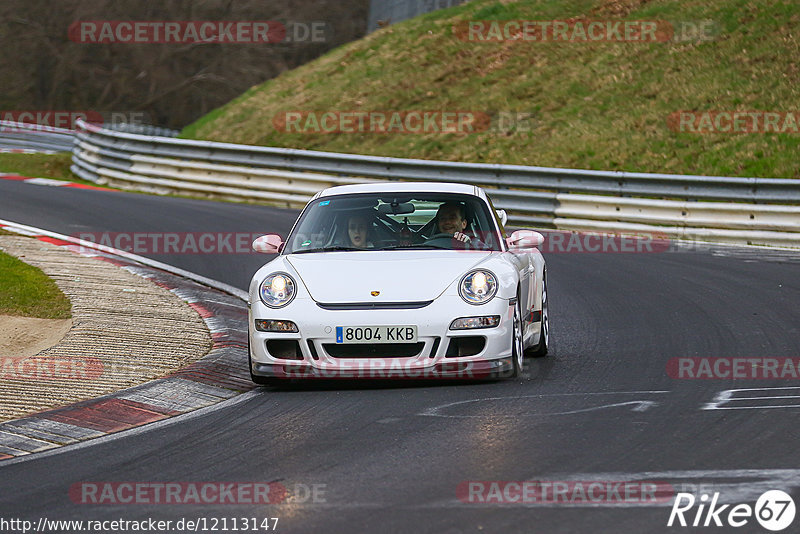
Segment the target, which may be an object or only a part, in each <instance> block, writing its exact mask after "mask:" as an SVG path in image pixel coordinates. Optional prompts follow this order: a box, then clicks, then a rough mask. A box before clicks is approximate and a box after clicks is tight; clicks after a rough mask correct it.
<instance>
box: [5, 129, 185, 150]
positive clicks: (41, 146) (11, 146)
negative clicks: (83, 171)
mask: <svg viewBox="0 0 800 534" xmlns="http://www.w3.org/2000/svg"><path fill="white" fill-rule="evenodd" d="M103 128H105V129H108V130H114V131H119V132H128V133H136V134H142V135H151V136H161V137H176V136H177V135H178V133H180V132H178V131H177V130H171V129H169V128H161V127H159V126H150V125H146V124H127V123H115V124H104V125H103ZM76 133H77V132H76V131H75V130H69V129H66V128H56V127H54V126H47V125H42V124H33V123H29V122H14V121H0V152H29V153H30V152H39V153H45V154H52V153H55V152H71V151H72V147H73V145H74V144H75V135H76Z"/></svg>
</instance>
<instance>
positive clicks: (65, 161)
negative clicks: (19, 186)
mask: <svg viewBox="0 0 800 534" xmlns="http://www.w3.org/2000/svg"><path fill="white" fill-rule="evenodd" d="M70 165H72V154H70V153H68V152H64V153H59V154H0V172H2V173H6V174H19V175H20V176H30V177H31V178H54V179H56V180H70V181H76V180H75V175H73V174H72V173H71V172H70V171H69V166H70Z"/></svg>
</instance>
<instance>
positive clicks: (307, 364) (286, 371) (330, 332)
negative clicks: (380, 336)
mask: <svg viewBox="0 0 800 534" xmlns="http://www.w3.org/2000/svg"><path fill="white" fill-rule="evenodd" d="M480 315H499V316H500V324H499V325H498V326H496V327H494V328H482V329H470V330H449V326H450V324H451V323H452V321H453V320H454V319H457V318H459V317H471V316H480ZM512 318H513V307H511V306H509V301H508V300H505V299H502V298H499V297H495V298H494V299H492V301H490V302H489V303H487V304H484V305H481V306H473V305H470V304H467V303H466V302H464V301H463V300H462V299H461V298H460V297H459V296H449V297H448V296H441V297H439V298H438V299H436V300H434V301H433V302H432V303H431V304H429V305H427V306H425V307H423V308H419V309H369V310H326V309H323V308H321V307H319V306H318V305H317V303H316V302H314V301H313V300H312V299H309V298H305V299H303V298H299V297H298V298H296V299H295V300H294V301H292V302H291V303H290V304H289V305H288V306H287V307H286V308H283V309H277V310H276V309H272V308H269V307H267V306H265V305H264V304H263V303H262V302H261V301H260V300H259V301H254V302H252V303H251V306H250V308H249V317H248V322H249V328H248V330H249V336H250V370H251V372H252V374H253V375H254V376H258V377H264V378H389V379H397V378H409V379H426V378H430V379H438V378H464V379H481V378H490V377H503V376H509V375H510V373H511V372H512V370H513V363H512V359H511V356H512V355H511V338H512V335H511V333H512V330H511V328H512V323H513V320H512ZM255 319H276V320H288V321H292V322H294V323H295V324H296V325H297V327H298V330H299V332H297V333H273V332H261V331H257V330H256V329H255V327H254V320H255ZM378 325H386V326H391V325H395V326H397V325H416V326H417V341H418V342H419V347H421V348H420V350H419V351H418V352H417V353H416V354H413V355H411V356H408V355H405V356H397V355H395V354H392V347H391V346H384V345H381V344H375V345H371V346H370V347H371V348H372V349H373V350H375V351H376V352H377V354H376V355H372V356H368V357H365V356H364V355H363V354H358V356H356V357H349V355H348V352H347V350H348V347H353V346H347V345H342V344H336V337H335V332H336V327H337V326H343V327H348V326H378ZM465 337H470V338H473V340H471V341H474V338H477V337H480V338H483V345H482V347H480V345H478V346H479V347H480V349H479V350H477V352H475V353H472V352H470V355H468V356H458V355H457V354H456V355H454V351H453V350H452V348H451V350H450V356H448V347H450V344H451V341H452V340H455V339H457V338H465ZM270 340H284V341H296V342H297V345H295V346H296V347H298V348H299V350H298V351H297V352H296V353H295V352H291V353H290V356H291V357H292V358H301V359H287V356H286V355H285V354H284V355H283V356H284V357H276V356H275V355H274V354H272V353H270V350H268V345H267V342H268V341H270ZM462 341H468V340H462ZM326 346H327V347H328V348H327V349H326ZM403 348H404V349H405V348H406V347H403ZM334 349H335V350H334ZM354 352H363V351H358V350H355V351H354ZM414 352H416V351H414Z"/></svg>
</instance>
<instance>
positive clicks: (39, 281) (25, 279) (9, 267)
mask: <svg viewBox="0 0 800 534" xmlns="http://www.w3.org/2000/svg"><path fill="white" fill-rule="evenodd" d="M71 309H72V306H71V304H70V301H69V299H68V298H67V297H66V296H65V295H64V294H63V293H62V292H61V290H60V289H58V287H57V286H56V284H55V282H53V281H52V280H51V279H50V278H48V277H47V276H46V275H45V274H44V273H43V272H42V271H41V270H40V269H38V268H36V267H33V266H32V265H28V264H27V263H25V262H23V261H21V260H19V259H17V258H15V257H13V256H9V255H8V254H6V253H4V252H0V315H21V316H24V317H39V318H42V319H68V318H69V317H71V316H72V314H71Z"/></svg>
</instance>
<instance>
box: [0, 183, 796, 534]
mask: <svg viewBox="0 0 800 534" xmlns="http://www.w3.org/2000/svg"><path fill="white" fill-rule="evenodd" d="M294 216H295V212H293V211H291V210H280V209H275V208H267V207H259V206H252V205H239V204H229V203H215V202H206V201H199V200H189V199H180V198H169V197H154V196H148V195H140V194H128V193H119V192H104V191H87V190H78V189H65V188H56V187H44V186H36V185H31V184H24V183H19V182H10V181H3V180H0V219H7V220H11V221H15V222H20V223H23V224H30V225H35V226H38V227H41V228H45V229H48V230H52V231H55V232H60V233H63V234H77V233H79V232H92V231H94V232H103V231H110V232H263V233H266V232H278V233H281V234H284V235H285V233H286V232H287V230H288V229H289V228H290V226H291V224H292V222H293V220H294ZM143 255H145V256H148V255H149V256H151V257H153V258H155V259H158V260H159V261H163V262H166V263H170V264H173V265H176V266H179V267H181V268H184V269H187V270H189V271H193V272H196V273H198V274H202V275H205V276H208V277H211V278H214V279H217V280H220V281H223V282H226V283H229V284H232V285H235V286H237V287H240V288H243V289H246V285H247V282H248V281H249V278H250V275H251V274H252V273H253V272H254V271H255V270H256V269H257V268H258V267H259V266H260V265H261V264H262V263H263V261H264V259H265V257H264V256H258V255H254V254H236V255H231V254H172V255H164V254H160V255H151V254H143ZM546 259H547V262H548V279H549V291H550V294H549V295H550V307H551V310H550V313H551V325H552V334H551V347H552V348H551V352H550V355H549V356H547V357H546V358H544V359H538V360H531V359H529V360H526V375H525V378H524V379H522V380H518V381H490V382H474V383H464V384H456V383H449V382H443V383H402V382H400V381H395V382H390V383H384V384H361V383H352V382H342V383H336V382H334V383H324V384H323V383H316V384H310V385H298V386H291V387H288V388H280V389H274V388H259V389H257V390H255V391H254V392H253V393H251V394H248V395H250V396H249V397H247V398H246V399H245V400H244V401H242V402H239V403H235V404H230V405H228V404H225V403H223V404H222V405H220V406H219V407H218V409H215V410H211V411H209V412H208V413H205V414H202V415H199V416H196V417H187V418H177V419H174V420H171V424H167V425H163V426H159V427H157V428H155V429H152V430H149V429H148V427H143V429H140V430H139V431H137V432H130V433H128V434H124V435H122V436H121V437H120V438H119V439H115V440H110V441H107V442H103V443H94V444H92V443H91V442H89V445H88V446H85V447H83V448H78V449H74V450H69V451H66V452H63V453H60V454H54V455H50V456H45V457H39V458H37V457H33V458H31V459H28V460H26V461H22V462H19V463H14V464H11V465H3V464H2V463H0V516H2V517H18V518H25V519H31V520H34V521H36V520H37V519H38V518H40V517H46V518H48V519H92V520H103V519H119V518H123V519H146V518H154V519H157V520H178V519H180V518H194V519H197V518H207V519H208V520H211V519H212V518H217V519H218V520H221V519H222V518H233V517H249V518H253V517H255V518H258V519H259V520H261V519H263V518H266V517H277V518H279V523H278V525H277V531H278V532H329V533H339V532H342V533H350V532H382V533H388V532H431V533H434V532H435V533H449V532H453V533H456V532H543V533H553V532H592V533H596V532H614V533H619V532H626V533H627V532H630V533H640V532H682V531H689V530H691V531H697V530H699V531H702V530H709V529H703V528H699V529H690V528H681V527H677V526H673V527H671V528H668V527H667V520H668V518H669V516H670V508H671V500H670V499H667V500H666V501H665V502H661V503H659V504H645V505H642V504H637V503H631V502H622V503H621V502H618V501H614V499H613V498H608V499H607V500H606V502H593V503H591V504H587V503H586V502H585V501H584V502H580V501H576V500H574V499H573V500H571V501H568V502H564V500H561V501H559V502H548V503H519V502H506V503H502V504H498V503H497V502H492V503H483V502H465V501H468V499H467V498H466V497H465V495H466V494H465V493H464V492H463V491H462V490H463V488H464V487H465V486H464V485H465V484H467V481H484V482H487V481H503V483H507V482H514V481H545V482H559V481H573V482H574V481H601V482H614V481H655V482H657V483H659V484H662V485H668V486H669V487H671V488H673V489H674V490H675V491H681V490H685V491H688V490H691V489H693V488H694V489H700V490H702V491H703V492H706V493H708V494H713V493H715V492H719V493H720V497H719V499H720V502H725V503H731V504H735V503H749V504H750V505H752V504H753V503H755V501H756V499H757V498H758V496H759V495H760V494H762V493H763V492H764V491H766V490H767V489H779V490H783V491H785V492H787V493H789V494H790V495H792V497H793V498H794V499H795V501H797V502H800V501H798V498H800V462H798V460H797V443H798V441H800V425H798V420H799V419H798V416H800V410H798V409H800V398H795V397H798V396H800V395H798V393H797V392H798V391H800V387H799V386H800V384H799V383H798V382H799V380H800V379H797V378H794V379H791V378H788V379H775V378H766V379H752V378H748V379H737V380H734V379H678V378H672V377H671V376H670V374H669V373H668V371H667V368H668V362H669V361H670V359H672V358H682V357H683V358H685V357H696V358H699V357H710V358H717V357H725V358H747V357H750V358H754V357H770V358H800V331H799V330H798V329H799V328H800V326H799V325H800V306H799V305H798V303H800V276H798V273H800V260H799V259H798V256H797V255H794V254H788V253H770V252H764V251H763V250H760V249H750V250H746V249H736V248H730V249H729V248H724V247H708V248H705V249H703V250H695V251H692V250H683V249H678V250H674V251H669V252H662V253H642V254H635V253H596V254H590V253H562V254H548V255H546ZM97 350H102V347H98V349H97ZM774 388H796V389H774ZM728 390H743V391H734V392H729V393H723V392H725V391H728ZM87 481H96V482H106V481H110V482H172V481H182V482H199V481H214V482H252V481H261V482H279V483H281V484H283V485H284V486H285V487H286V488H288V489H289V490H290V492H291V493H292V498H290V499H289V500H288V501H287V502H284V503H281V504H276V505H269V506H265V505H246V504H241V505H214V506H208V505H197V504H181V505H163V504H160V505H146V504H136V505H130V504H128V505H126V504H117V505H108V504H106V505H90V504H76V503H74V502H73V501H72V500H70V497H69V493H68V492H69V489H70V487H71V486H72V485H73V484H76V483H80V482H87ZM487 484H488V482H487ZM315 485H317V486H316V488H317V489H318V490H319V491H318V495H317V498H316V499H313V498H308V499H305V498H304V496H303V495H302V493H303V491H302V489H303V488H312V487H314V486H315ZM460 485H461V486H460ZM487 487H488V485H487ZM505 487H508V486H507V485H506V486H505ZM459 488H461V489H459ZM460 497H461V498H460ZM698 497H699V493H698ZM314 501H316V502H314ZM695 512H696V507H695V508H694V509H692V510H691V513H687V515H686V517H687V519H688V520H693V519H694V516H695ZM722 517H723V518H724V517H725V515H723V516H722ZM229 520H230V519H229ZM797 524H800V518H797V519H795V524H794V525H795V526H794V527H793V528H796V525H797ZM711 530H712V531H717V532H719V531H734V530H735V531H737V532H765V530H764V529H763V528H761V527H760V526H759V524H758V523H757V522H756V521H755V519H754V518H751V519H750V522H749V523H748V524H747V526H745V527H744V528H739V529H733V528H731V527H728V526H726V527H724V528H711ZM789 531H791V529H789V530H786V532H789Z"/></svg>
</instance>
